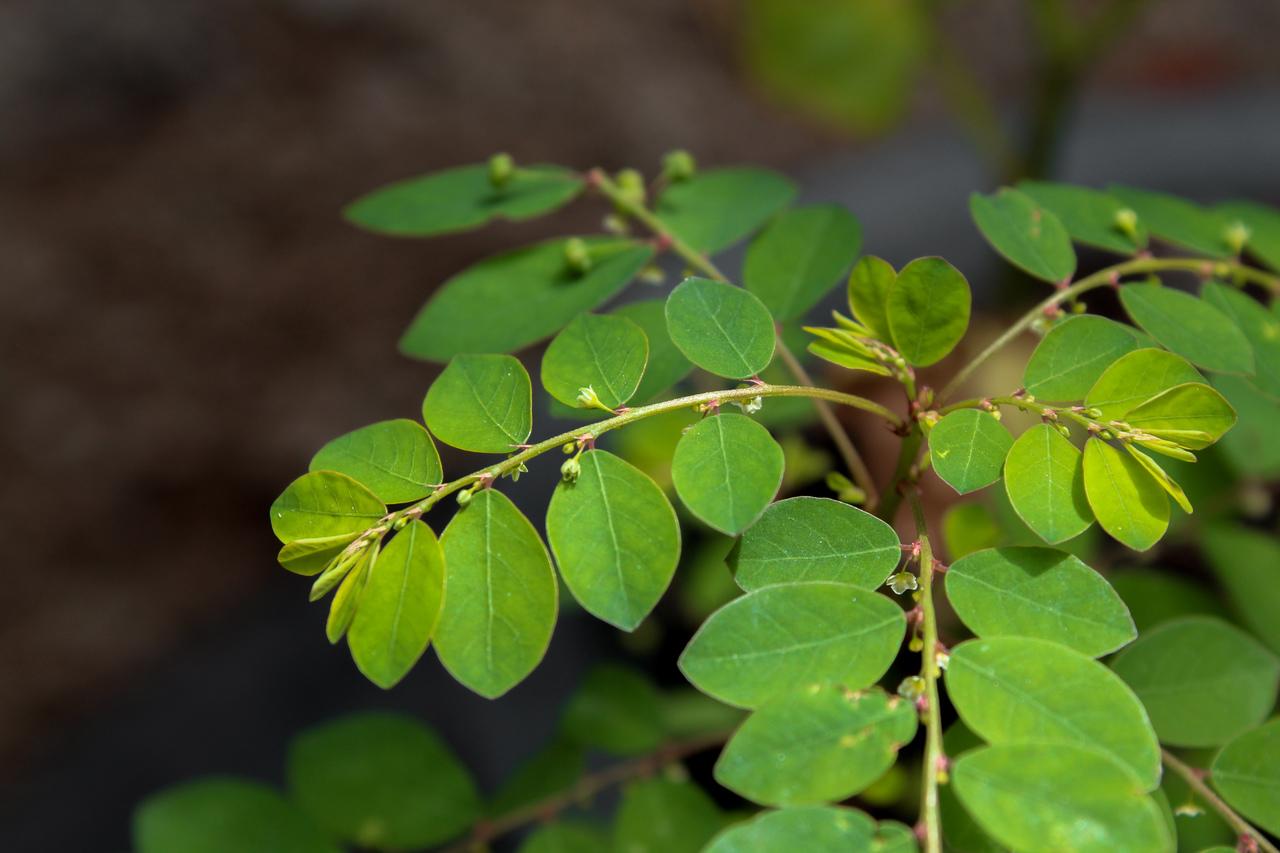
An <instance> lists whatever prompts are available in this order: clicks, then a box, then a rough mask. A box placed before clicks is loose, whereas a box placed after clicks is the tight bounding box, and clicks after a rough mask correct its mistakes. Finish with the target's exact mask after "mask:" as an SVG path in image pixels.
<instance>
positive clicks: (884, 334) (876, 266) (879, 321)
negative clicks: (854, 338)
mask: <svg viewBox="0 0 1280 853" xmlns="http://www.w3.org/2000/svg"><path fill="white" fill-rule="evenodd" d="M897 278H898V273H897V272H896V271H894V269H893V265H892V264H890V263H889V262H888V261H886V260H883V259H881V258H877V257H875V256H874V255H868V256H867V257H865V258H862V259H861V260H859V261H858V262H857V263H856V264H854V265H853V272H851V273H849V288H848V290H849V310H850V311H852V312H853V316H855V317H857V318H858V319H859V320H861V321H862V323H863V325H865V326H866V327H867V328H868V329H870V330H871V331H872V332H874V333H875V336H876V337H877V338H879V339H880V340H882V341H885V342H892V341H893V332H892V331H891V330H890V329H889V316H888V313H887V312H888V301H889V290H890V288H892V287H893V283H894V281H896V280H897Z"/></svg>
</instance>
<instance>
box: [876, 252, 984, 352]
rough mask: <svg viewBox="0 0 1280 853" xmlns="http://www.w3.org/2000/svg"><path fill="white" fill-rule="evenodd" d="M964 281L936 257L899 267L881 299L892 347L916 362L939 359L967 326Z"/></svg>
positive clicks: (967, 309)
mask: <svg viewBox="0 0 1280 853" xmlns="http://www.w3.org/2000/svg"><path fill="white" fill-rule="evenodd" d="M969 303H970V296H969V282H967V281H965V278H964V276H963V275H961V274H960V271H959V270H957V269H956V268H955V267H953V266H951V264H949V263H947V262H946V261H944V260H943V259H942V258H917V259H916V260H914V261H912V262H911V263H909V264H907V265H906V266H905V267H903V268H902V271H901V272H899V273H898V277H897V278H896V279H895V280H894V282H893V286H892V287H890V288H889V298H888V300H887V302H886V303H885V313H886V315H887V317H888V320H889V328H890V329H891V330H892V332H893V344H894V347H895V348H896V349H897V350H898V352H899V353H901V354H902V357H903V358H905V359H906V360H907V361H909V362H911V363H912V364H914V365H916V366H917V367H927V366H928V365H930V364H933V363H934V362H937V361H941V360H942V359H943V358H944V357H946V355H947V353H949V352H951V350H952V349H954V348H955V345H956V344H958V343H960V339H961V338H963V337H964V333H965V330H966V329H967V328H969Z"/></svg>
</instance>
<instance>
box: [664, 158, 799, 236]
mask: <svg viewBox="0 0 1280 853" xmlns="http://www.w3.org/2000/svg"><path fill="white" fill-rule="evenodd" d="M795 196H796V188H795V185H794V184H792V183H791V182H790V181H789V180H787V179H786V178H784V177H783V176H782V175H779V174H778V173H777V172H770V171H768V170H766V169H752V168H729V169H708V170H707V171H703V172H699V173H698V174H697V175H695V176H694V177H692V178H689V179H688V180H684V181H677V182H675V183H673V184H671V185H670V186H669V187H667V189H666V190H665V191H664V192H663V193H662V195H661V196H660V197H659V198H658V203H657V206H656V208H655V212H656V213H657V214H658V216H659V217H660V218H661V219H662V222H663V224H665V225H666V226H667V228H668V229H669V230H670V231H671V233H672V234H675V235H676V236H677V237H679V238H680V239H682V240H684V242H686V243H688V244H689V245H691V246H692V247H693V248H694V249H696V250H697V251H699V252H703V253H705V254H715V253H716V252H718V251H720V250H721V249H725V248H728V247H729V246H731V245H733V244H734V243H736V242H738V241H739V240H741V239H742V238H743V237H746V236H747V235H748V234H750V233H751V232H752V231H754V230H756V229H757V228H759V227H760V226H761V225H763V224H764V223H765V222H767V221H768V220H769V217H771V216H773V215H774V214H775V213H777V212H778V211H779V210H781V209H782V208H784V207H786V206H787V205H788V204H790V203H791V201H792V199H794V198H795Z"/></svg>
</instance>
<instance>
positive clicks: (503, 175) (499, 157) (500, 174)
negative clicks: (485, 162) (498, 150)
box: [489, 153, 516, 189]
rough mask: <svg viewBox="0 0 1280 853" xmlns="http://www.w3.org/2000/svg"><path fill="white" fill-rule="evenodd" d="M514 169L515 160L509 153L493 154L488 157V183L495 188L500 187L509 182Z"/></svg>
mask: <svg viewBox="0 0 1280 853" xmlns="http://www.w3.org/2000/svg"><path fill="white" fill-rule="evenodd" d="M515 171H516V161H515V160H513V159H512V158H511V155H510V154H506V153H502V154H494V155H493V156H492V157H490V158H489V183H491V184H493V186H494V188H495V189H502V188H503V187H505V186H506V185H507V184H509V183H510V182H511V177H512V175H514V174H515Z"/></svg>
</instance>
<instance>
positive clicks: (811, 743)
mask: <svg viewBox="0 0 1280 853" xmlns="http://www.w3.org/2000/svg"><path fill="white" fill-rule="evenodd" d="M915 732H916V711H915V709H914V708H913V707H912V706H911V703H909V702H905V701H903V700H902V699H900V698H899V697H897V696H892V697H891V696H889V695H887V694H886V693H885V692H884V691H883V690H880V689H878V688H877V689H873V690H868V691H864V692H858V693H853V692H850V691H848V690H846V689H844V688H842V687H837V686H832V685H827V686H821V687H814V688H811V689H808V690H798V691H795V692H794V693H791V694H785V695H780V696H777V697H775V698H774V699H773V700H772V701H770V702H769V703H767V704H765V705H763V706H761V707H760V708H759V709H758V710H757V711H756V712H755V713H753V714H752V715H751V716H750V717H747V720H746V722H744V723H743V724H742V726H741V727H740V728H739V729H738V730H737V731H736V732H734V735H733V737H732V738H731V739H730V740H729V743H728V744H727V745H726V746H725V748H724V751H723V752H721V753H720V760H719V761H717V762H716V768H715V778H716V781H717V782H719V783H720V784H721V785H723V786H725V787H726V788H728V789H729V790H731V791H734V792H735V793H738V794H741V795H742V796H744V797H746V798H747V799H749V800H752V801H754V802H757V803H761V804H763V805H769V806H794V805H809V804H816V803H831V802H837V801H839V800H844V799H847V798H848V797H851V796H853V795H854V794H857V793H858V792H860V791H862V790H863V789H865V788H866V787H867V786H868V785H870V784H871V783H872V782H874V781H876V779H878V778H880V776H881V775H883V774H884V772H885V771H886V770H888V769H889V768H890V767H892V766H893V763H894V761H895V760H896V759H897V751H898V747H900V746H902V745H903V744H905V743H908V742H909V741H910V740H911V738H912V737H913V736H914V735H915Z"/></svg>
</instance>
